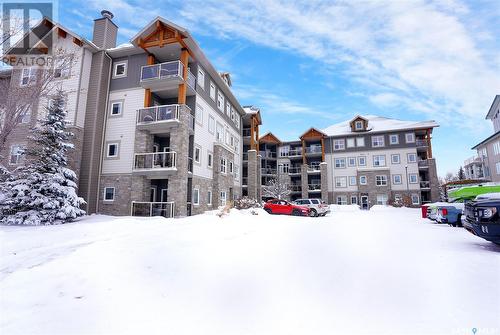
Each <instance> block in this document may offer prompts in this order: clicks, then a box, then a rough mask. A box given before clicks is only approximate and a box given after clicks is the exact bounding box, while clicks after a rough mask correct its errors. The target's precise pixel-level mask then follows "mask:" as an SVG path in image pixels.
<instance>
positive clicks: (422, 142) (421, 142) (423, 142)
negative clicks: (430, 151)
mask: <svg viewBox="0 0 500 335" xmlns="http://www.w3.org/2000/svg"><path fill="white" fill-rule="evenodd" d="M415 143H416V144H417V147H427V146H428V145H429V143H427V140H422V139H417V140H415Z"/></svg>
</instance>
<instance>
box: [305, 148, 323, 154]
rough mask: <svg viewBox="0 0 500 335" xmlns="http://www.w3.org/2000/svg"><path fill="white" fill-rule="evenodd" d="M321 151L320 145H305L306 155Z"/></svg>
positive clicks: (320, 152)
mask: <svg viewBox="0 0 500 335" xmlns="http://www.w3.org/2000/svg"><path fill="white" fill-rule="evenodd" d="M322 152H323V151H322V149H321V146H312V147H306V155H321V154H322Z"/></svg>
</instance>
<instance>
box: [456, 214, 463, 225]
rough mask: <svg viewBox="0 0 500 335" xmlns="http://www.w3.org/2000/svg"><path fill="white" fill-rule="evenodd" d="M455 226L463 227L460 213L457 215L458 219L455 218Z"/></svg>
mask: <svg viewBox="0 0 500 335" xmlns="http://www.w3.org/2000/svg"><path fill="white" fill-rule="evenodd" d="M457 227H463V225H462V215H459V216H458V219H457Z"/></svg>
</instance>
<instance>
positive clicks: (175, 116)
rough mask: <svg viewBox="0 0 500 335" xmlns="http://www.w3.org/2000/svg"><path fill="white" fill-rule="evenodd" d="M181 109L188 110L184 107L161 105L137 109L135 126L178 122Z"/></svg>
mask: <svg viewBox="0 0 500 335" xmlns="http://www.w3.org/2000/svg"><path fill="white" fill-rule="evenodd" d="M183 108H188V109H189V107H187V106H186V105H162V106H155V107H148V108H143V109H139V110H138V112H137V124H147V123H152V122H163V121H173V120H176V121H179V118H180V110H181V109H183Z"/></svg>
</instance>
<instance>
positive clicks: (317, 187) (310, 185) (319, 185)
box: [307, 183, 321, 191]
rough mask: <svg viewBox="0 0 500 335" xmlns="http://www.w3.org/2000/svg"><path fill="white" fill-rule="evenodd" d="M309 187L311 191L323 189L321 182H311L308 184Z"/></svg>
mask: <svg viewBox="0 0 500 335" xmlns="http://www.w3.org/2000/svg"><path fill="white" fill-rule="evenodd" d="M307 189H308V190H309V191H321V184H317V183H314V184H309V185H307Z"/></svg>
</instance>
